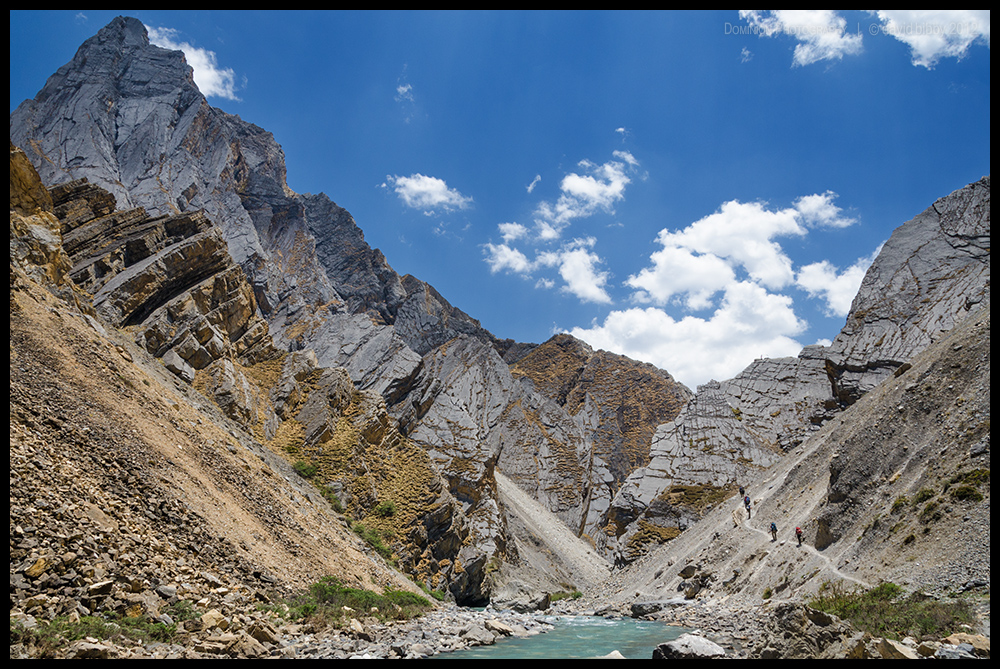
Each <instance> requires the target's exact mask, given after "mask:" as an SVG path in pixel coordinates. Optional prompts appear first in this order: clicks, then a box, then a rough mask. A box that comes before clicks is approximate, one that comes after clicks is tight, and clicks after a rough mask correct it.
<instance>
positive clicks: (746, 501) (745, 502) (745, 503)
mask: <svg viewBox="0 0 1000 669" xmlns="http://www.w3.org/2000/svg"><path fill="white" fill-rule="evenodd" d="M743 506H745V507H746V508H747V520H749V519H750V495H747V496H745V497H744V498H743Z"/></svg>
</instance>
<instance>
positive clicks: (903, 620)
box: [809, 583, 974, 639]
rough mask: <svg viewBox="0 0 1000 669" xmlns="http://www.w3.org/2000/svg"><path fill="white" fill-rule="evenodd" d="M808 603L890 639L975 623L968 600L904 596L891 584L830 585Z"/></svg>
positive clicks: (936, 634) (945, 631)
mask: <svg viewBox="0 0 1000 669" xmlns="http://www.w3.org/2000/svg"><path fill="white" fill-rule="evenodd" d="M809 606H811V607H812V608H814V609H817V610H820V611H826V612H827V613H832V614H834V615H836V616H838V617H840V618H843V619H844V620H847V621H849V622H850V623H851V624H852V625H854V626H855V627H856V628H858V629H859V630H862V631H864V632H868V633H869V634H871V635H873V636H881V637H886V638H891V639H900V638H902V637H904V636H907V635H909V636H914V637H916V638H920V637H923V636H925V635H929V636H933V637H937V638H940V637H943V636H947V635H948V634H950V633H951V632H953V631H956V630H958V629H959V628H961V627H962V626H964V625H968V624H971V623H972V622H974V615H973V613H972V609H971V607H970V606H969V604H968V602H965V601H961V600H959V601H955V602H943V601H938V600H933V599H929V598H928V597H926V596H924V595H921V594H919V593H916V592H914V593H911V594H910V595H908V596H905V597H904V596H903V589H902V588H901V587H900V586H898V585H896V584H894V583H882V584H881V585H878V586H876V587H874V588H872V589H870V590H860V589H856V590H852V591H847V590H844V589H843V588H842V587H840V586H833V587H830V588H826V589H824V590H823V591H822V593H821V594H820V595H819V596H817V597H816V598H815V599H813V600H812V601H810V602H809Z"/></svg>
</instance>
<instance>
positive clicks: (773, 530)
mask: <svg viewBox="0 0 1000 669" xmlns="http://www.w3.org/2000/svg"><path fill="white" fill-rule="evenodd" d="M777 540H778V526H777V525H775V524H774V523H771V541H777Z"/></svg>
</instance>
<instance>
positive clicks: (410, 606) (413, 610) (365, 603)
mask: <svg viewBox="0 0 1000 669" xmlns="http://www.w3.org/2000/svg"><path fill="white" fill-rule="evenodd" d="M431 606H432V605H431V603H430V601H429V600H427V599H426V598H424V597H421V596H420V595H417V594H415V593H412V592H409V591H406V590H386V591H385V594H382V595H380V594H378V593H376V592H372V591H371V590H363V589H360V588H351V587H348V586H346V585H344V584H343V583H341V582H340V580H339V579H337V578H335V577H333V576H326V577H324V578H323V579H321V580H320V581H319V582H318V583H314V584H313V585H311V586H310V587H309V590H308V591H307V592H305V593H303V594H301V595H299V596H298V597H295V598H293V599H291V600H289V601H288V602H286V605H285V608H286V610H287V613H286V616H287V617H288V618H290V619H292V620H308V621H311V622H314V623H317V624H321V625H332V626H340V625H341V624H342V623H343V622H344V621H345V620H346V619H348V618H350V617H355V616H365V617H373V618H376V619H378V620H381V621H383V622H384V621H387V620H409V619H411V618H415V617H417V616H419V615H421V614H423V613H424V611H426V610H428V609H430V608H431Z"/></svg>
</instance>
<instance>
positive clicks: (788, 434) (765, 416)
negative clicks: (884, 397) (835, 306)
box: [605, 176, 990, 551]
mask: <svg viewBox="0 0 1000 669" xmlns="http://www.w3.org/2000/svg"><path fill="white" fill-rule="evenodd" d="M989 245H990V177H988V176H987V177H984V178H983V179H981V180H980V181H977V182H975V183H972V184H969V185H968V186H966V187H964V188H961V189H959V190H957V191H955V192H954V193H952V194H950V195H948V196H947V197H943V198H941V199H939V200H938V201H936V202H935V203H934V204H933V205H932V206H930V207H929V208H928V209H927V210H925V211H924V212H923V213H921V214H920V215H918V216H917V217H915V218H914V219H912V220H911V221H909V222H907V223H905V224H904V225H902V226H900V227H899V228H897V229H896V230H895V231H894V232H893V234H892V236H891V237H890V239H889V241H888V242H886V244H885V245H884V246H883V248H882V250H881V251H880V253H879V256H878V258H877V259H876V260H875V262H874V263H873V264H872V266H871V268H869V270H868V272H867V274H866V276H865V279H864V281H863V282H862V286H861V289H860V291H859V293H858V296H857V297H856V298H855V300H854V303H853V305H852V308H851V312H850V314H849V316H848V318H847V324H846V325H845V327H844V328H843V330H842V331H841V333H840V334H839V335H838V336H837V338H836V339H835V340H834V342H833V343H832V344H831V345H830V346H829V347H822V346H809V347H806V348H804V349H803V350H802V352H801V353H800V354H799V356H798V357H797V358H781V359H761V360H757V361H755V362H753V363H752V364H751V365H750V366H749V367H747V368H746V369H745V370H744V371H743V372H741V373H740V374H739V375H738V376H737V377H735V378H734V379H731V380H728V381H724V382H722V383H718V382H711V383H709V384H706V385H705V386H702V387H700V388H699V389H698V393H697V394H696V396H695V398H694V399H693V400H692V401H691V402H690V403H689V404H688V405H687V406H686V407H685V408H684V410H683V411H682V412H681V414H680V415H679V416H678V417H677V418H676V419H675V420H674V421H673V422H671V423H669V424H666V425H662V426H660V428H659V429H658V430H657V433H656V436H655V437H654V441H653V446H652V448H651V456H650V462H649V464H648V465H647V466H646V467H644V468H641V469H638V470H636V471H635V472H634V473H633V474H632V475H631V476H630V477H629V480H628V481H627V482H626V483H625V485H623V486H622V488H621V490H620V491H619V493H618V494H617V495H616V497H615V499H614V501H613V503H612V512H611V515H612V518H613V519H614V520H615V521H616V522H617V525H618V527H617V531H616V536H606V537H605V538H606V540H607V542H608V543H607V546H608V548H607V549H608V550H609V551H615V550H617V551H621V550H622V546H623V545H624V543H625V542H626V541H627V540H628V539H629V538H630V537H632V536H633V535H634V534H635V532H636V531H637V529H638V528H637V523H638V522H639V521H640V520H650V512H651V509H652V507H653V504H654V501H655V500H656V499H657V498H658V497H659V496H660V495H662V494H663V493H664V491H666V490H667V489H668V488H669V487H670V486H672V485H706V484H709V485H715V486H719V485H733V484H735V483H738V482H739V481H740V480H741V478H742V477H743V476H744V475H745V474H747V473H750V472H752V471H753V470H755V469H762V468H765V467H768V466H770V465H771V464H773V463H774V462H776V461H777V458H778V457H780V455H781V454H782V453H783V452H787V451H788V450H790V449H791V448H794V447H795V446H797V445H798V444H801V443H802V441H803V440H805V439H806V438H808V436H809V434H810V433H812V432H813V431H815V430H818V429H819V428H820V426H822V425H823V424H824V423H826V422H827V421H829V420H830V419H831V418H834V417H835V416H837V415H838V414H839V413H840V412H841V411H843V410H844V409H845V408H847V407H848V406H850V405H851V404H853V403H854V402H855V401H856V400H857V399H858V398H860V397H861V396H862V395H863V394H864V393H866V392H868V391H869V390H871V388H873V387H874V386H875V385H877V384H878V383H880V382H881V381H882V380H884V379H885V378H887V377H888V376H891V375H892V373H893V372H894V371H895V370H897V369H899V368H900V367H901V366H902V365H903V364H904V363H906V362H907V361H908V360H909V359H910V358H912V357H913V356H914V355H916V354H917V353H919V352H920V351H921V350H923V349H924V348H926V347H927V346H928V345H929V344H931V343H932V342H934V341H935V340H937V339H938V338H939V337H940V336H942V335H943V334H944V333H946V332H947V331H949V330H950V329H951V328H952V327H953V326H954V325H955V323H957V322H959V321H961V320H962V319H963V318H964V317H965V316H967V315H968V314H969V313H970V312H971V311H972V310H973V309H975V308H976V307H977V305H979V304H981V303H987V304H988V303H989V279H990V262H989V258H990V254H989Z"/></svg>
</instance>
